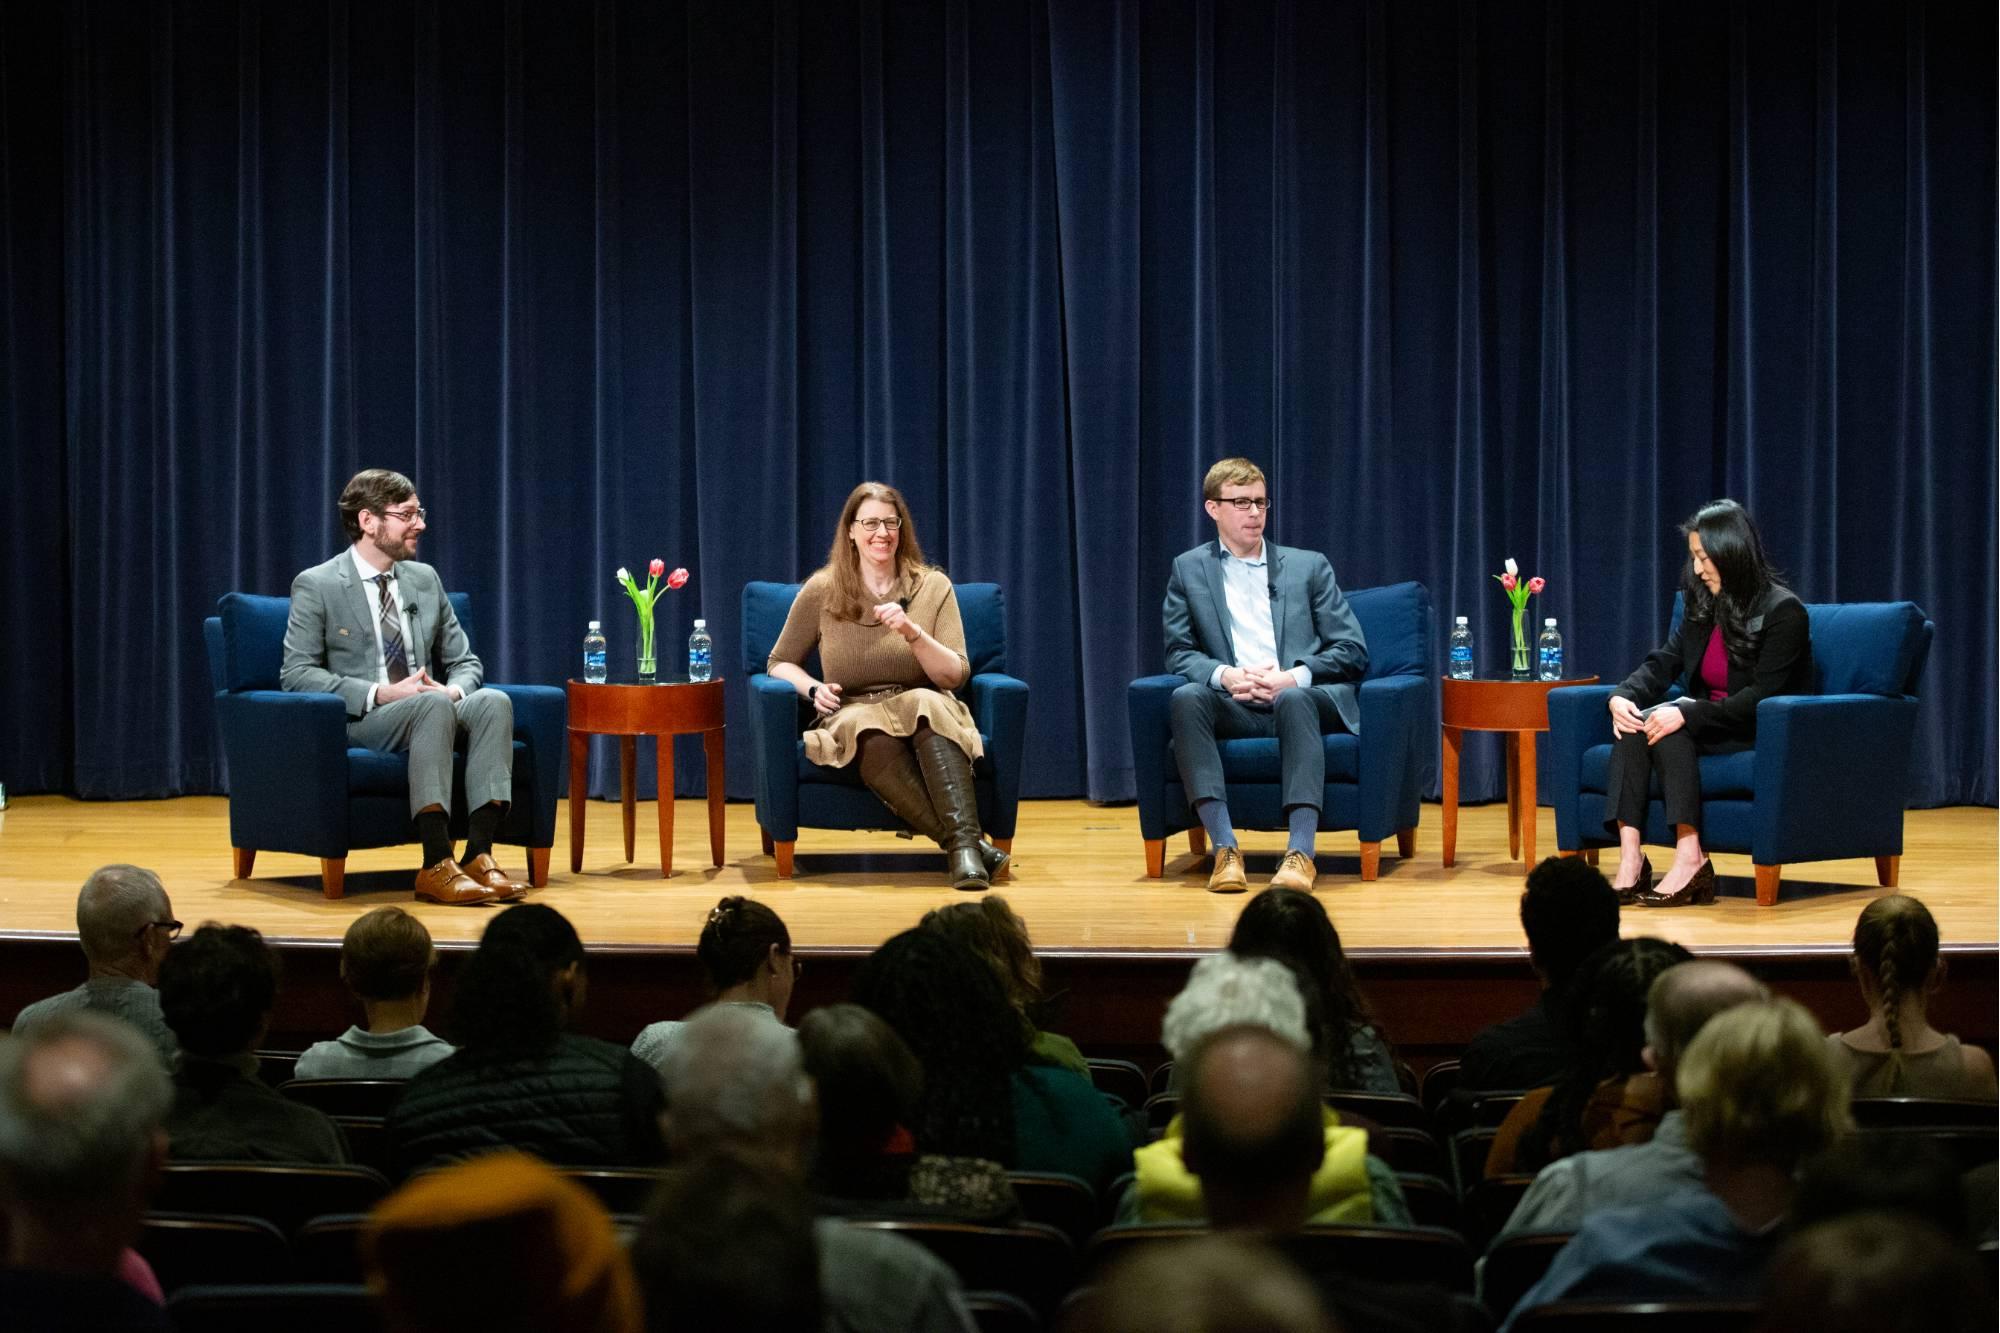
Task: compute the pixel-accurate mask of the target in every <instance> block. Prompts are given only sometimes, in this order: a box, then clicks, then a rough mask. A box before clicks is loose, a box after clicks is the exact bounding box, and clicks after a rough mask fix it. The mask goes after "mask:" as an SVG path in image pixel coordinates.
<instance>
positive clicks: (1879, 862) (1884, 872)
mask: <svg viewBox="0 0 2000 1333" xmlns="http://www.w3.org/2000/svg"><path fill="white" fill-rule="evenodd" d="M1902 873H1903V858H1902V857H1900V856H1878V857H1876V858H1875V882H1876V883H1877V884H1880V885H1881V886H1882V887H1883V888H1885V889H1893V888H1895V887H1896V881H1897V880H1898V879H1899V878H1901V877H1902Z"/></svg>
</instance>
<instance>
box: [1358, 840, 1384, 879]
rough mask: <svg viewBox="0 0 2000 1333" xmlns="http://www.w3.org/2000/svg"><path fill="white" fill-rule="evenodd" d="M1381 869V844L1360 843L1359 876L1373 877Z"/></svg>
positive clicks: (1364, 877)
mask: <svg viewBox="0 0 2000 1333" xmlns="http://www.w3.org/2000/svg"><path fill="white" fill-rule="evenodd" d="M1381 869H1382V844H1381V843H1379V842H1364V843H1362V844H1361V878H1363V879H1365V880H1366V879H1374V878H1375V876H1376V875H1377V874H1378V873H1379V872H1380V871H1381Z"/></svg>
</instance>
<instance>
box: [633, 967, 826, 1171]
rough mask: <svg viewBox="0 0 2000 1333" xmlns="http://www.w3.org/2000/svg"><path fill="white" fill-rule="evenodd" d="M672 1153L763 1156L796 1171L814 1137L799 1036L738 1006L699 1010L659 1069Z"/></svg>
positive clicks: (679, 1155)
mask: <svg viewBox="0 0 2000 1333" xmlns="http://www.w3.org/2000/svg"><path fill="white" fill-rule="evenodd" d="M660 1081H661V1084H662V1086H663V1087H664V1088H665V1090H666V1095H667V1112H666V1116H665V1119H664V1122H663V1124H664V1128H665V1133H666V1139H667V1147H668V1150H669V1152H670V1153H671V1154H672V1155H673V1156H674V1157H676V1158H685V1157H691V1156H693V1155H695V1154H697V1153H700V1152H704V1151H706V1150H709V1149H712V1148H722V1147H728V1148H734V1149H737V1150H739V1151H740V1150H750V1151H764V1152H769V1153H772V1154H774V1155H776V1156H779V1157H781V1158H783V1159H785V1160H786V1161H787V1162H788V1163H791V1164H793V1165H795V1166H798V1167H801V1168H802V1167H803V1165H804V1150H805V1147H806V1145H807V1143H808V1142H809V1141H810V1139H811V1137H812V1131H813V1128H814V1120H815V1115H814V1107H813V1088H812V1080H811V1079H809V1078H807V1077H806V1072H805V1064H804V1061H803V1060H802V1059H801V1058H800V1055H799V1042H798V1037H797V1035H796V1034H795V1033H793V1032H792V1030H791V1029H789V1028H786V1027H783V1026H781V1025H779V1024H777V1023H773V1022H771V1020H770V1016H769V1015H767V1014H764V1013H762V1012H760V1011H757V1010H751V1009H745V1008H743V1007H742V1006H740V1005H726V1004H715V1005H709V1006H708V1007H707V1008H704V1009H699V1010H697V1011H696V1012H695V1013H694V1015H693V1016H692V1017H690V1018H689V1019H688V1021H687V1026H686V1027H685V1028H683V1029H682V1030H681V1034H680V1041H679V1042H678V1043H677V1044H676V1045H675V1046H674V1047H673V1049H672V1050H671V1051H670V1052H669V1053H668V1055H667V1059H666V1063H665V1065H663V1066H662V1067H661V1069H660Z"/></svg>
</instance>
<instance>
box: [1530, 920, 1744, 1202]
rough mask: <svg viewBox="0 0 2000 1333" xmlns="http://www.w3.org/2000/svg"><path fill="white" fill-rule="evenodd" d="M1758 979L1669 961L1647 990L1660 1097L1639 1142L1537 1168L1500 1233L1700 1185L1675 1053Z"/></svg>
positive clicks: (1651, 1058) (1710, 965)
mask: <svg viewBox="0 0 2000 1333" xmlns="http://www.w3.org/2000/svg"><path fill="white" fill-rule="evenodd" d="M1768 995H1769V992H1768V991H1766V990H1765V989H1764V986H1763V984H1762V983H1761V982H1759V981H1757V979H1756V978H1754V977H1752V976H1751V975H1750V974H1749V973H1748V972H1745V971H1744V970H1743V969H1742V968H1740V967H1738V966H1736V965H1735V964H1734V963H1722V962H1705V961H1701V960H1696V961H1694V962H1689V963H1676V964H1675V965H1674V966H1672V967H1670V968H1668V969H1667V970H1666V971H1664V972H1662V973H1660V975H1659V976H1657V977H1655V978H1654V979H1653V984H1652V987H1651V989H1649V990H1648V991H1647V992H1646V1049H1645V1051H1644V1052H1643V1054H1644V1057H1645V1060H1646V1063H1647V1064H1648V1065H1649V1066H1651V1068H1652V1069H1653V1072H1654V1073H1655V1074H1656V1075H1657V1076H1658V1078H1659V1082H1660V1086H1661V1089H1662V1091H1663V1092H1664V1093H1665V1095H1666V1098H1667V1101H1666V1105H1667V1108H1668V1109H1667V1111H1666V1114H1665V1115H1663V1116H1661V1117H1660V1123H1659V1126H1658V1127H1657V1128H1656V1129H1655V1130H1654V1131H1653V1137H1652V1138H1651V1139H1650V1140H1648V1141H1647V1142H1645V1143H1634V1144H1628V1145H1625V1146H1622V1147H1616V1148H1599V1149H1595V1150H1593V1151H1590V1152H1579V1153H1572V1154H1571V1155H1569V1156H1568V1157H1562V1158H1558V1159H1557V1160H1555V1161H1553V1162H1550V1163H1549V1164H1548V1165H1547V1166H1545V1167H1543V1168H1542V1171H1541V1174H1540V1175H1538V1176H1536V1177H1535V1183H1534V1184H1533V1185H1530V1186H1529V1187H1528V1192H1527V1193H1526V1194H1524V1195H1522V1196H1521V1202H1520V1203H1519V1204H1518V1205H1517V1206H1516V1207H1515V1209H1514V1214H1513V1216H1512V1217H1510V1218H1508V1219H1507V1225H1506V1227H1505V1228H1503V1230H1502V1232H1501V1234H1502V1235H1506V1234H1509V1233H1513V1232H1522V1231H1575V1230H1576V1229H1577V1228H1578V1227H1580V1226H1582V1225H1583V1223H1584V1219H1586V1218H1588V1217H1590V1216H1591V1215H1593V1214H1595V1213H1600V1212H1602V1211H1604V1210H1605V1209H1607V1208H1624V1207H1629V1206H1631V1205H1633V1204H1639V1203H1645V1202H1647V1201H1648V1200H1651V1199H1656V1198H1664V1197H1665V1196H1667V1195H1669V1194H1673V1193H1676V1192H1677V1191H1679V1190H1682V1189H1691V1188H1698V1187H1700V1185H1701V1180H1702V1173H1701V1159H1700V1158H1698V1157H1696V1156H1695V1154H1694V1150H1693V1149H1692V1148H1690V1147H1688V1141H1687V1125H1686V1122H1685V1120H1684V1117H1683V1115H1682V1112H1681V1109H1680V1105H1679V1099H1678V1096H1677V1095H1676V1094H1675V1092H1674V1076H1675V1071H1676V1069H1677V1067H1678V1066H1679V1064H1680V1059H1681V1054H1682V1052H1684V1051H1686V1050H1687V1048H1688V1043H1690V1042H1692V1041H1693V1040H1694V1039H1695V1035H1696V1034H1697V1033H1699V1032H1700V1031H1701V1029H1702V1028H1703V1026H1705V1025H1706V1024H1707V1022H1708V1020H1709V1019H1711V1018H1713V1017H1715V1016H1716V1015H1717V1014H1719V1013H1721V1012H1722V1011H1723V1010H1725V1009H1728V1008H1730V1007H1732V1006H1734V1005H1738V1004H1743V1003H1745V1002H1746V1001H1750V1000H1761V999H1764V998H1766V997H1767V996H1768Z"/></svg>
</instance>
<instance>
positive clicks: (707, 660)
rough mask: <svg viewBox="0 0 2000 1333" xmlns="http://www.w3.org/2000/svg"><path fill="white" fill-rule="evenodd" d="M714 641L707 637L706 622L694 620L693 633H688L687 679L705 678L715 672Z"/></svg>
mask: <svg viewBox="0 0 2000 1333" xmlns="http://www.w3.org/2000/svg"><path fill="white" fill-rule="evenodd" d="M714 653H715V641H714V640H713V639H710V638H709V637H708V622H707V621H706V620H697V621H695V622H694V633H692V634H690V635H688V679H689V680H707V679H708V678H709V677H711V676H713V675H714V674H715V660H714Z"/></svg>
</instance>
